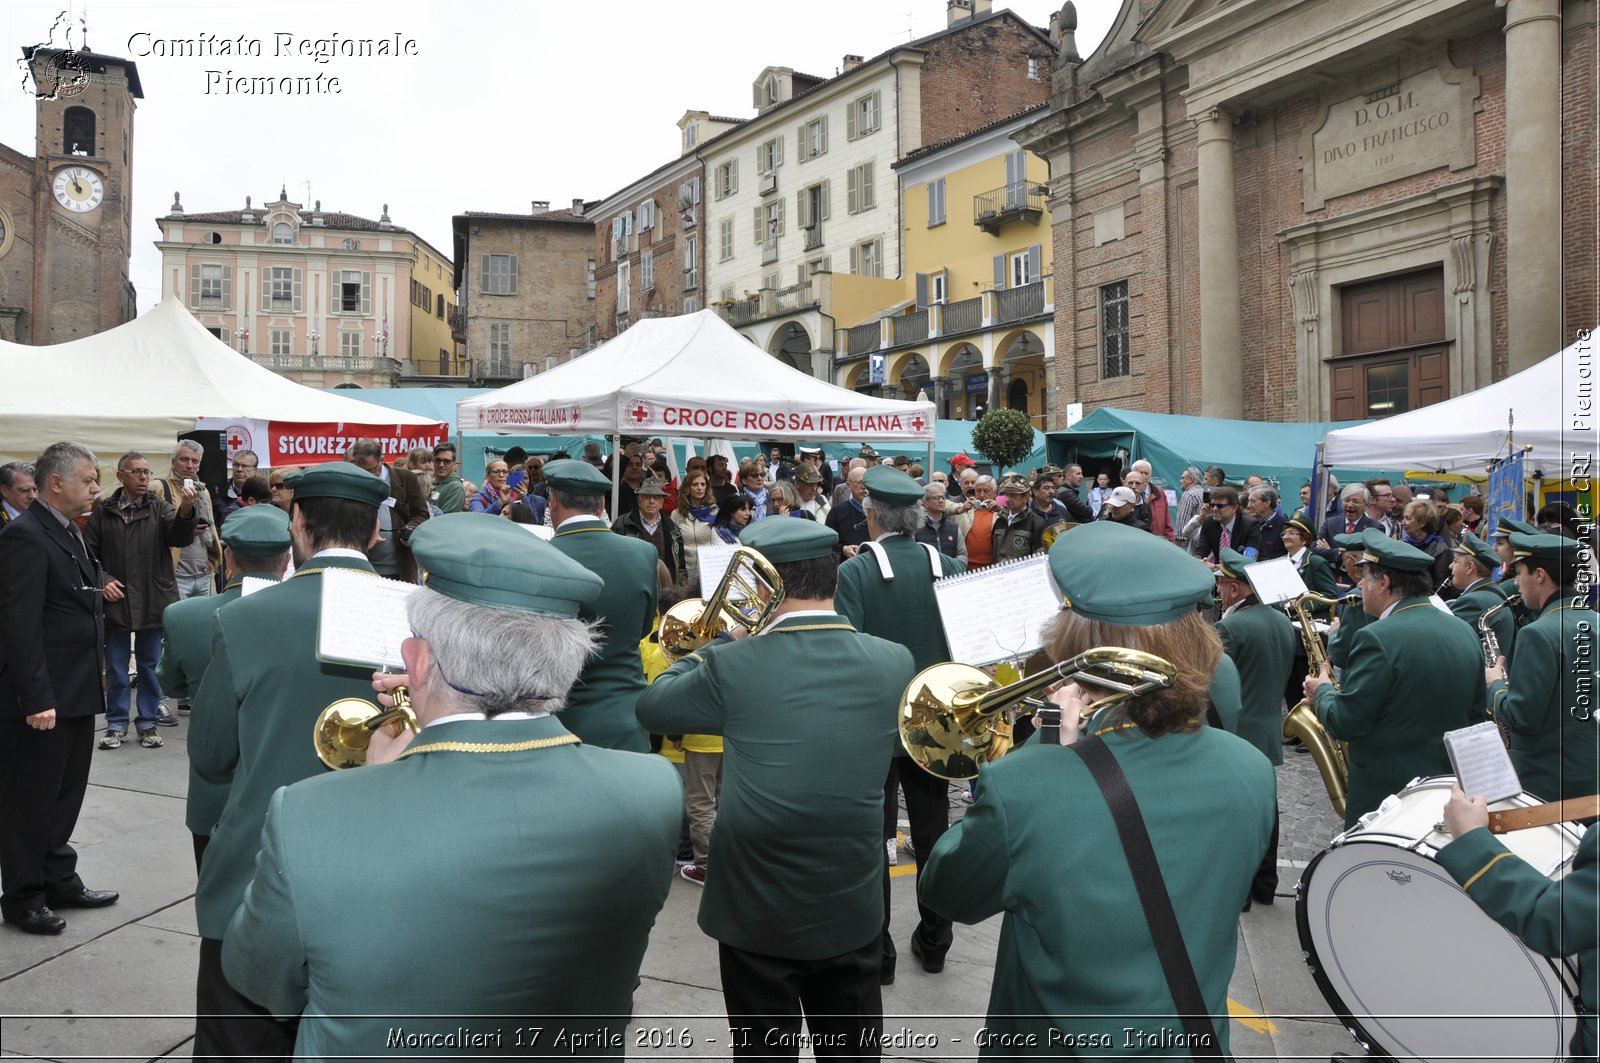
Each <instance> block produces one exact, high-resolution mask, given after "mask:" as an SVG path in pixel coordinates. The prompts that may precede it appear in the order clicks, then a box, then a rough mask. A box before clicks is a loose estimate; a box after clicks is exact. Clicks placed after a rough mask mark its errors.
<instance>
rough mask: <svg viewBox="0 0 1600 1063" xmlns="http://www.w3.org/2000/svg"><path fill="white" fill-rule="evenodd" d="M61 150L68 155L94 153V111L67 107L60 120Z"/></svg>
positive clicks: (85, 108)
mask: <svg viewBox="0 0 1600 1063" xmlns="http://www.w3.org/2000/svg"><path fill="white" fill-rule="evenodd" d="M61 150H63V151H65V152H66V153H67V154H68V155H93V154H94V112H93V111H91V110H89V108H87V107H68V108H67V113H66V114H65V115H64V116H63V117H62V122H61Z"/></svg>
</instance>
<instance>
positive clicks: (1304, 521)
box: [1285, 509, 1317, 542]
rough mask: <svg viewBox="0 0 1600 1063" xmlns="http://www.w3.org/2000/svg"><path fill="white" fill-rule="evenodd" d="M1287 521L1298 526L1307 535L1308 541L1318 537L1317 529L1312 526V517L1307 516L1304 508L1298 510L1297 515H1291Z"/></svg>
mask: <svg viewBox="0 0 1600 1063" xmlns="http://www.w3.org/2000/svg"><path fill="white" fill-rule="evenodd" d="M1285 523H1288V524H1293V525H1294V526H1295V527H1296V528H1298V529H1299V530H1300V532H1301V534H1303V535H1304V536H1305V537H1306V540H1307V541H1308V542H1309V541H1310V540H1312V539H1315V538H1316V537H1317V529H1315V528H1313V527H1312V526H1311V518H1310V517H1308V516H1306V511H1305V510H1303V509H1301V510H1296V511H1295V515H1294V516H1292V517H1290V518H1289V519H1288V521H1286V522H1285Z"/></svg>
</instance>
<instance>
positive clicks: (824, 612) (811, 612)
mask: <svg viewBox="0 0 1600 1063" xmlns="http://www.w3.org/2000/svg"><path fill="white" fill-rule="evenodd" d="M838 615H839V614H838V613H836V612H834V611H833V610H832V609H796V610H795V611H794V612H792V613H784V614H783V615H782V616H775V617H773V618H772V620H771V621H770V622H769V623H768V624H767V626H766V627H764V628H762V629H761V630H760V631H758V632H756V637H757V638H760V637H761V636H762V635H765V634H768V633H769V632H771V631H772V628H773V625H775V624H777V623H778V622H779V621H781V620H788V619H790V618H791V617H806V616H813V617H814V616H838Z"/></svg>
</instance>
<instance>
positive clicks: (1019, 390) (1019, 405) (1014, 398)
mask: <svg viewBox="0 0 1600 1063" xmlns="http://www.w3.org/2000/svg"><path fill="white" fill-rule="evenodd" d="M1006 405H1007V406H1009V407H1011V409H1013V410H1021V411H1022V412H1023V413H1027V412H1028V382H1027V381H1026V380H1013V381H1012V382H1011V386H1010V387H1009V388H1007V389H1006Z"/></svg>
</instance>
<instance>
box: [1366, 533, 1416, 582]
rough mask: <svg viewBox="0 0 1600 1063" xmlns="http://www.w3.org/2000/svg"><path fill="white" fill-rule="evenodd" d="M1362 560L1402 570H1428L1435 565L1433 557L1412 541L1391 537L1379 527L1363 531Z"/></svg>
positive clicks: (1369, 563) (1368, 563)
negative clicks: (1413, 544) (1412, 543)
mask: <svg viewBox="0 0 1600 1063" xmlns="http://www.w3.org/2000/svg"><path fill="white" fill-rule="evenodd" d="M1361 562H1362V564H1366V565H1382V566H1383V567H1384V568H1393V569H1398V570H1399V571H1401V572H1426V571H1428V569H1430V568H1432V567H1433V558H1432V557H1431V556H1430V555H1428V554H1426V553H1424V552H1423V551H1421V550H1418V549H1417V548H1416V547H1415V546H1412V545H1411V544H1410V543H1403V542H1401V541H1400V540H1398V539H1391V538H1389V537H1388V536H1387V535H1385V534H1383V532H1382V531H1380V530H1379V529H1377V528H1368V529H1367V530H1365V531H1363V532H1362V533H1361Z"/></svg>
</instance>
